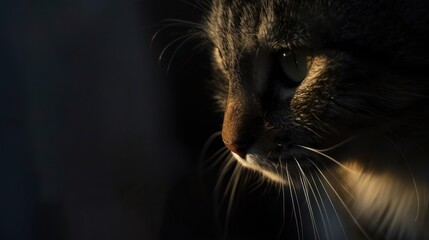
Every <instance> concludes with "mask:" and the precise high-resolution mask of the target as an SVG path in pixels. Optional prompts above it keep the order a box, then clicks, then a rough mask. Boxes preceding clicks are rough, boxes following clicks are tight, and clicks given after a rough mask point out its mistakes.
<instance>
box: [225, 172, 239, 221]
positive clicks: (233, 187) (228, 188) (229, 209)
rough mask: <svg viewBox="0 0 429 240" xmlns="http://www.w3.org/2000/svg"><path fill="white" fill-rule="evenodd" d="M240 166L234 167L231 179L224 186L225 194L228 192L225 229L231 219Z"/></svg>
mask: <svg viewBox="0 0 429 240" xmlns="http://www.w3.org/2000/svg"><path fill="white" fill-rule="evenodd" d="M242 170H243V169H242V166H241V165H239V164H236V165H235V168H234V171H233V172H232V175H231V178H230V180H229V182H228V184H227V186H226V189H225V193H228V192H229V201H228V206H227V210H226V219H225V229H227V228H228V226H229V221H230V218H231V213H232V209H233V204H234V200H235V197H236V194H237V188H238V185H239V183H240V178H241V173H242Z"/></svg>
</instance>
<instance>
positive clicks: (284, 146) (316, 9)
mask: <svg viewBox="0 0 429 240" xmlns="http://www.w3.org/2000/svg"><path fill="white" fill-rule="evenodd" d="M390 5H391V4H389V1H366V2H364V1H351V0H342V1H289V0H276V1H274V0H272V1H271V0H267V1H259V0H258V1H237V0H235V1H233V0H231V1H227V0H217V1H215V2H214V3H213V8H212V12H211V14H210V15H209V16H208V18H207V26H208V27H207V34H208V36H209V38H210V39H211V41H212V43H213V59H214V65H215V69H216V71H217V75H218V78H217V85H218V86H219V87H220V91H219V96H217V97H218V99H219V104H220V106H221V108H222V109H223V111H224V121H223V127H222V138H223V141H224V142H225V145H226V146H227V147H228V148H229V149H230V150H231V151H232V152H233V155H234V156H235V157H236V159H237V160H238V161H239V162H240V163H241V164H242V165H243V166H245V167H248V168H251V169H254V170H257V171H259V172H261V173H262V174H263V175H265V176H266V177H268V178H270V179H271V180H274V181H276V182H279V183H284V184H286V183H287V179H285V176H286V174H284V173H283V172H282V171H285V169H286V170H287V171H290V176H292V177H293V173H294V172H299V171H302V170H303V171H306V170H310V169H314V168H317V166H321V165H324V166H326V165H329V164H332V161H327V159H326V158H325V157H323V156H321V155H320V154H318V153H315V152H314V151H312V150H310V149H326V148H330V147H333V146H335V145H336V144H339V143H341V142H344V141H346V140H348V139H351V138H353V137H355V136H358V135H360V134H364V133H368V132H373V131H375V132H381V131H385V132H389V131H392V132H394V131H396V130H397V129H399V128H400V127H401V126H402V125H405V124H410V122H411V123H412V122H413V121H417V122H418V121H419V120H413V119H412V117H411V114H410V113H412V112H413V111H415V107H416V106H420V105H421V103H422V102H424V100H422V99H424V98H422V96H424V95H425V94H426V93H427V92H428V89H429V88H428V84H427V83H426V81H421V72H422V69H421V66H425V65H426V64H427V63H428V60H427V59H426V57H425V53H427V49H426V48H427V47H425V46H424V45H423V42H422V39H427V36H426V35H424V36H416V32H418V31H419V26H416V25H410V22H412V20H413V19H407V17H408V15H406V14H404V15H401V14H400V13H401V12H407V11H408V10H407V8H406V7H405V6H399V5H395V6H390ZM412 7H417V6H412ZM399 8H401V11H398V9H399ZM410 11H411V10H410ZM361 14H365V17H364V18H363V17H362V16H361ZM418 17H419V12H418V11H417V12H415V13H414V15H413V16H412V17H410V18H418ZM398 18H401V21H398V22H396V20H397V19H398ZM408 20H409V21H410V22H408ZM414 20H415V19H414ZM386 23H387V24H386ZM389 24H390V25H389ZM422 26H424V24H422ZM410 27H413V28H414V29H411V30H410ZM407 31H410V34H408V33H407ZM411 32H413V33H414V35H413V34H411ZM420 38H421V39H420ZM285 166H287V168H285ZM288 175H289V174H288Z"/></svg>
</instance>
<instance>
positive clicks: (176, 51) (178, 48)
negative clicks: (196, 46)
mask: <svg viewBox="0 0 429 240" xmlns="http://www.w3.org/2000/svg"><path fill="white" fill-rule="evenodd" d="M194 37H195V36H194V35H190V36H189V37H187V38H186V39H184V40H183V41H182V42H181V43H180V44H179V46H177V48H176V50H174V52H173V54H172V55H171V58H170V61H169V62H168V65H167V73H168V72H169V71H170V67H171V64H172V62H173V59H174V57H175V56H176V54H177V53H178V52H179V50H180V49H181V48H182V47H183V46H184V45H185V44H186V43H187V42H189V41H190V40H191V39H193V38H194Z"/></svg>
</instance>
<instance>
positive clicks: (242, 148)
mask: <svg viewBox="0 0 429 240" xmlns="http://www.w3.org/2000/svg"><path fill="white" fill-rule="evenodd" d="M250 106H251V105H250V104H246V103H243V102H240V101H228V103H227V106H226V108H225V115H224V118H223V125H222V140H223V142H224V143H225V146H226V147H227V148H228V149H229V150H230V151H231V152H233V153H236V154H237V155H239V156H240V157H242V158H245V156H246V154H247V151H248V150H249V147H250V146H251V145H252V144H253V143H254V141H255V139H256V137H257V136H258V132H259V129H260V126H261V117H260V114H259V112H258V111H257V109H256V108H254V107H250Z"/></svg>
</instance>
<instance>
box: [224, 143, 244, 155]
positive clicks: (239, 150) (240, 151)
mask: <svg viewBox="0 0 429 240" xmlns="http://www.w3.org/2000/svg"><path fill="white" fill-rule="evenodd" d="M224 144H225V146H226V147H227V148H228V149H229V150H230V151H231V152H233V153H235V154H237V155H238V156H240V157H241V158H246V153H247V148H248V145H247V144H229V143H227V142H225V141H224Z"/></svg>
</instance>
